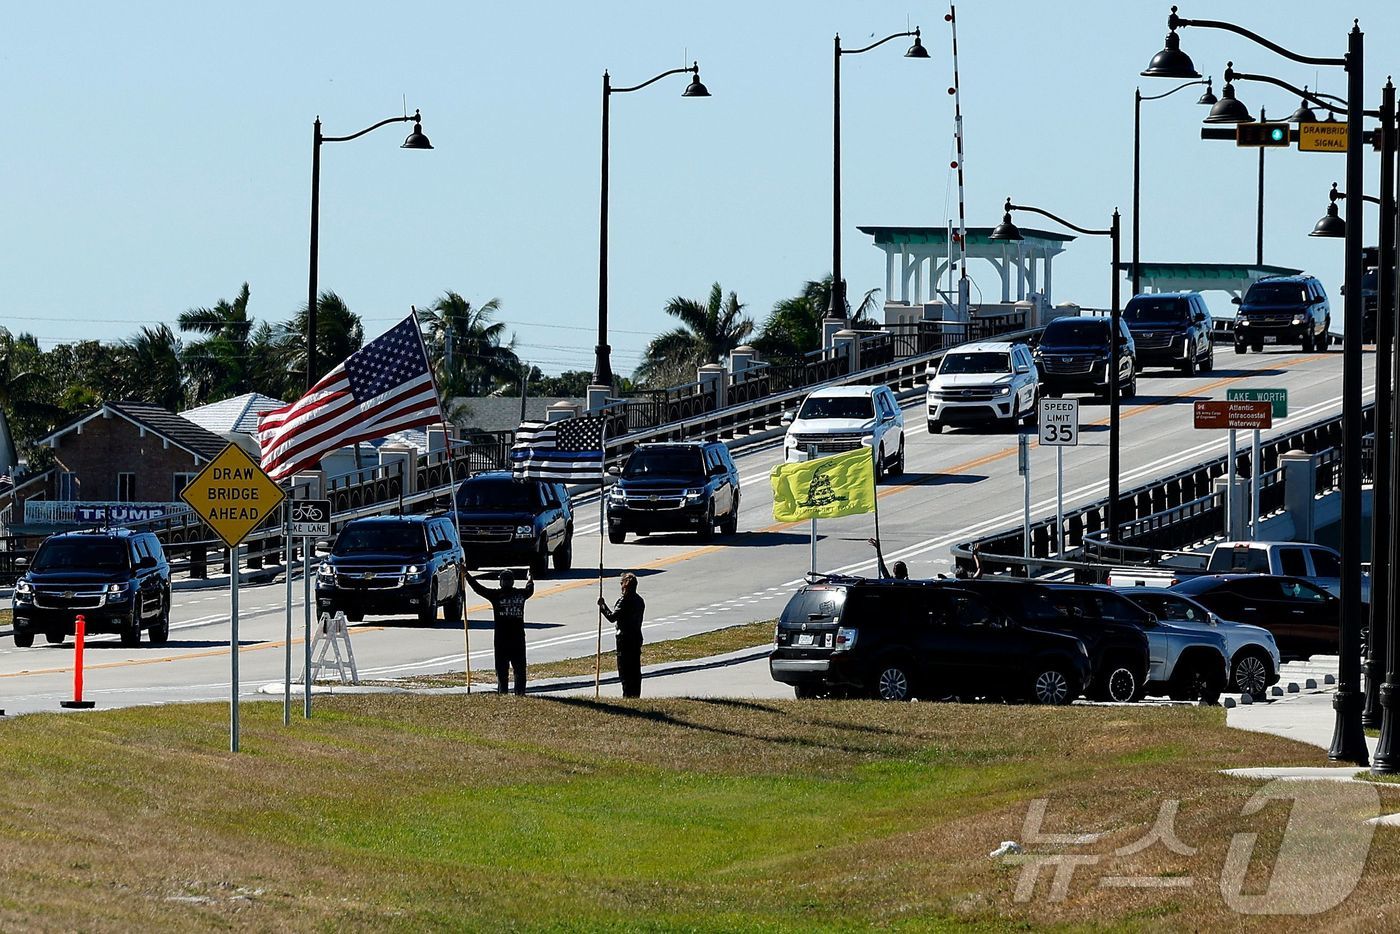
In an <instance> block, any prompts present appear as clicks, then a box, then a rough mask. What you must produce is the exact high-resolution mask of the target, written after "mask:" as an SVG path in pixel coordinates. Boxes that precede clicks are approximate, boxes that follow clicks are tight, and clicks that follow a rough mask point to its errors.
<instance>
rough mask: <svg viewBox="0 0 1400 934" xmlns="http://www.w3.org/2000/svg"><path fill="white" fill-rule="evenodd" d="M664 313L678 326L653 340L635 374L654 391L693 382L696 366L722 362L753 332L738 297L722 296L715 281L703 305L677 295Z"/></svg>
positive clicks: (732, 294) (667, 305)
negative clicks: (676, 320) (675, 321)
mask: <svg viewBox="0 0 1400 934" xmlns="http://www.w3.org/2000/svg"><path fill="white" fill-rule="evenodd" d="M665 311H666V314H668V315H670V316H671V317H673V318H677V319H679V320H680V322H681V325H680V327H677V328H674V329H672V330H670V331H666V332H665V333H663V334H660V335H658V336H657V337H655V338H653V339H652V341H651V343H649V344H648V345H647V347H646V350H645V351H644V352H643V354H642V362H641V364H640V365H639V366H638V367H637V373H636V378H637V380H638V381H639V382H641V383H644V384H646V385H648V386H651V387H653V388H663V387H666V386H675V385H679V384H681V383H690V382H694V381H695V370H696V368H697V367H700V366H704V365H705V364H707V363H722V362H724V361H725V360H726V359H727V358H728V356H729V352H730V351H731V350H733V349H734V348H735V347H738V346H739V345H741V344H742V343H743V342H744V340H745V338H747V337H748V336H749V335H750V334H752V333H753V320H752V319H751V318H749V317H748V316H747V315H745V314H744V313H743V312H744V305H743V303H741V302H740V301H739V296H738V295H737V294H735V293H734V292H730V293H729V295H728V296H725V294H724V290H723V289H721V288H720V285H719V283H718V282H716V283H715V284H714V285H712V286H710V297H709V299H708V300H707V301H706V302H704V303H701V302H698V301H696V300H695V299H693V298H683V297H681V296H679V295H678V296H676V297H675V298H673V299H671V300H670V301H669V302H667V303H666V308H665Z"/></svg>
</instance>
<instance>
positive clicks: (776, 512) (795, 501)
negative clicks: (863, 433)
mask: <svg viewBox="0 0 1400 934" xmlns="http://www.w3.org/2000/svg"><path fill="white" fill-rule="evenodd" d="M769 478H770V479H771V480H772V483H773V518H774V519H775V520H777V521H778V522H799V521H801V520H804V519H836V518H839V517H840V516H856V515H860V514H862V513H867V512H874V511H875V460H874V458H873V457H872V456H871V454H870V448H867V447H859V448H856V449H855V450H854V451H847V452H846V453H845V454H833V455H831V456H830V457H821V458H818V459H816V460H810V461H803V462H801V463H796V464H779V465H777V466H776V467H774V468H773V470H772V473H771V474H770V475H769Z"/></svg>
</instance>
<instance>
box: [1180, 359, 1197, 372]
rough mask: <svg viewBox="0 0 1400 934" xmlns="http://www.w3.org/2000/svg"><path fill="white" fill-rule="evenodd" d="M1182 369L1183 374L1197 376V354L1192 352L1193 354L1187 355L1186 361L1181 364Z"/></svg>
mask: <svg viewBox="0 0 1400 934" xmlns="http://www.w3.org/2000/svg"><path fill="white" fill-rule="evenodd" d="M1180 369H1181V375H1182V376H1195V375H1196V370H1197V367H1196V355H1195V354H1192V355H1191V356H1189V357H1187V358H1186V362H1185V363H1183V364H1182V365H1181V367H1180Z"/></svg>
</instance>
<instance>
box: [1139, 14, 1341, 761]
mask: <svg viewBox="0 0 1400 934" xmlns="http://www.w3.org/2000/svg"><path fill="white" fill-rule="evenodd" d="M1188 26H1196V27H1201V28H1206V29H1222V30H1225V31H1227V32H1233V33H1235V34H1236V35H1240V36H1243V37H1244V38H1246V39H1249V40H1250V41H1251V42H1254V43H1256V44H1258V45H1261V46H1263V47H1264V48H1266V49H1269V50H1270V51H1272V52H1275V53H1277V54H1279V55H1282V56H1283V57H1284V58H1287V59H1291V60H1292V61H1295V62H1298V63H1300V64H1304V65H1318V66H1322V65H1327V66H1335V67H1341V68H1344V69H1346V73H1347V95H1346V97H1347V161H1346V186H1347V195H1348V198H1347V214H1348V215H1349V216H1350V217H1351V218H1353V220H1355V221H1356V222H1355V223H1353V224H1348V225H1347V231H1346V274H1345V276H1344V281H1345V286H1346V294H1345V302H1344V305H1343V308H1344V312H1343V320H1344V325H1343V327H1344V331H1345V334H1344V339H1343V345H1342V484H1341V485H1342V528H1341V539H1342V581H1341V597H1342V620H1341V632H1340V639H1339V642H1340V645H1339V649H1338V651H1339V654H1340V661H1339V663H1338V672H1337V693H1336V695H1335V696H1334V697H1333V699H1332V706H1333V709H1334V710H1335V711H1336V724H1335V726H1334V729H1333V733H1332V745H1331V748H1330V749H1329V750H1328V752H1327V756H1328V758H1329V759H1332V760H1334V761H1346V762H1355V763H1358V764H1365V763H1366V762H1367V759H1368V753H1367V749H1366V734H1365V732H1364V730H1363V729H1362V726H1361V707H1362V695H1361V693H1360V691H1359V690H1358V687H1359V682H1360V680H1361V561H1360V557H1361V556H1360V554H1359V551H1358V549H1359V546H1360V541H1361V363H1362V360H1361V324H1362V315H1363V308H1362V299H1361V184H1362V155H1361V136H1362V129H1363V128H1362V118H1363V113H1364V112H1363V109H1362V96H1363V87H1364V67H1365V65H1364V49H1365V44H1364V39H1363V36H1362V33H1361V27H1360V25H1359V24H1358V23H1356V22H1353V25H1352V29H1351V31H1350V33H1349V34H1348V36H1347V53H1346V55H1345V56H1343V57H1341V58H1324V57H1318V56H1311V55H1299V54H1298V53H1296V52H1293V51H1291V50H1289V49H1286V48H1284V47H1283V46H1281V45H1279V44H1277V43H1275V42H1271V41H1270V40H1268V39H1266V38H1264V37H1263V36H1261V35H1259V34H1258V33H1255V32H1252V31H1251V30H1248V29H1245V28H1244V27H1242V26H1237V25H1235V24H1234V23H1227V22H1223V21H1221V20H1204V19H1186V18H1184V17H1181V16H1178V15H1177V12H1176V7H1174V6H1173V7H1172V9H1171V15H1170V16H1168V17H1167V30H1168V32H1167V39H1166V46H1165V47H1164V48H1163V49H1162V51H1160V52H1158V53H1157V54H1156V55H1154V56H1153V58H1152V61H1151V63H1149V64H1148V66H1147V68H1146V69H1145V70H1144V71H1143V74H1144V75H1145V76H1147V77H1162V78H1194V77H1198V76H1199V73H1198V72H1197V71H1196V69H1195V67H1194V66H1193V65H1192V64H1191V59H1190V57H1189V56H1187V55H1186V53H1185V52H1182V51H1181V41H1180V37H1178V36H1177V32H1176V31H1177V30H1178V29H1180V28H1183V27H1188ZM1239 77H1245V76H1239ZM1229 80H1230V76H1229V74H1227V75H1226V81H1227V89H1228V82H1229ZM1264 80H1269V81H1270V83H1276V84H1280V85H1281V86H1285V87H1290V86H1287V85H1283V83H1282V82H1277V81H1274V80H1273V79H1264ZM1290 89H1291V88H1290ZM1222 103H1223V101H1222Z"/></svg>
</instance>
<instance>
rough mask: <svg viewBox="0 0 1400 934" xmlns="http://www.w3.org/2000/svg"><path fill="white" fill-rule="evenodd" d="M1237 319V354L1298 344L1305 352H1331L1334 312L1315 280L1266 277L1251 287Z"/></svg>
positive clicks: (1236, 300)
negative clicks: (1270, 345)
mask: <svg viewBox="0 0 1400 934" xmlns="http://www.w3.org/2000/svg"><path fill="white" fill-rule="evenodd" d="M1231 301H1233V302H1234V303H1235V304H1236V305H1239V306H1240V310H1239V312H1238V314H1236V315H1235V353H1244V352H1245V351H1246V350H1253V351H1254V352H1255V353H1258V352H1259V351H1261V350H1263V349H1264V345H1265V344H1298V345H1300V346H1301V347H1302V348H1303V350H1305V351H1312V350H1323V351H1325V350H1326V349H1327V344H1328V341H1329V337H1328V332H1329V331H1330V330H1331V328H1332V309H1331V306H1330V305H1328V303H1327V291H1326V290H1325V289H1324V288H1323V287H1322V283H1321V282H1319V281H1318V280H1317V278H1316V277H1315V276H1266V277H1265V278H1263V279H1260V280H1259V281H1258V282H1256V283H1254V284H1253V285H1251V286H1250V287H1249V291H1247V292H1245V293H1244V299H1243V300H1240V299H1239V298H1234V299H1231Z"/></svg>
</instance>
